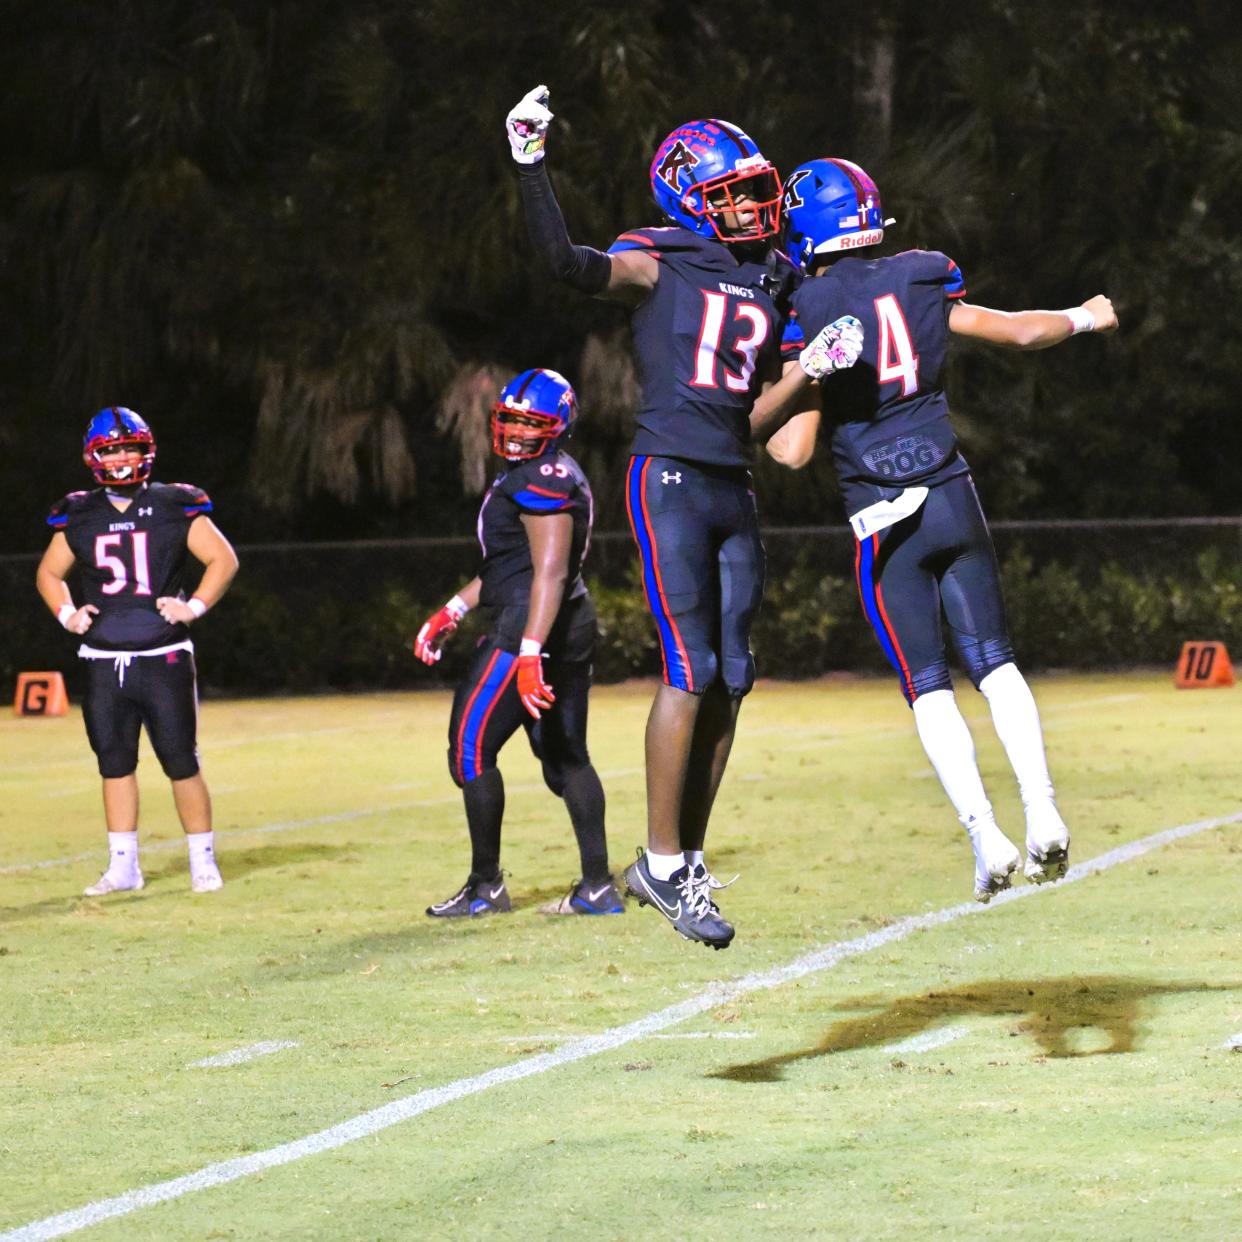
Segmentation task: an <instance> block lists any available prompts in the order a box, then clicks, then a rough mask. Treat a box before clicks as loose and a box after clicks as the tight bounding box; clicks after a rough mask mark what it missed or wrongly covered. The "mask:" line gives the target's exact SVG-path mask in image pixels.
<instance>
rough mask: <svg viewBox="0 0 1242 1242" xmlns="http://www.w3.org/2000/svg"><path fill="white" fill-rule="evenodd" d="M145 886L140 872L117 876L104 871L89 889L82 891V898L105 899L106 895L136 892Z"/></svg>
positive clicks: (111, 872)
mask: <svg viewBox="0 0 1242 1242" xmlns="http://www.w3.org/2000/svg"><path fill="white" fill-rule="evenodd" d="M145 886H146V880H144V879H143V878H142V872H141V871H133V872H131V873H130V874H129V875H117V874H116V872H114V871H105V872H104V873H103V875H101V876H100V877H99V879H97V880H96V881H95V883H94V884H92V885H91V886H90V887H89V888H84V889H83V890H82V895H83V896H84V897H105V896H107V894H108V893H129V892H137V890H138V889H140V888H143V887H145Z"/></svg>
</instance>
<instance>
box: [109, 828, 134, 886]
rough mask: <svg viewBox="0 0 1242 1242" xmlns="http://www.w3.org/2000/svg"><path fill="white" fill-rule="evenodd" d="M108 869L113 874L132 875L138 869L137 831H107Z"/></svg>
mask: <svg viewBox="0 0 1242 1242" xmlns="http://www.w3.org/2000/svg"><path fill="white" fill-rule="evenodd" d="M108 870H109V871H111V872H112V874H113V875H133V874H135V873H136V872H137V870H138V833H137V832H110V833H108Z"/></svg>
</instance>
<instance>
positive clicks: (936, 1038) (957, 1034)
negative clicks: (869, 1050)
mask: <svg viewBox="0 0 1242 1242" xmlns="http://www.w3.org/2000/svg"><path fill="white" fill-rule="evenodd" d="M965 1034H966V1028H965V1027H964V1026H942V1027H941V1028H940V1030H938V1031H928V1032H927V1033H926V1034H924V1035H913V1036H911V1037H910V1038H909V1039H903V1040H902V1041H901V1043H899V1044H889V1045H888V1046H887V1047H886V1048H885V1049H884V1051H885V1052H930V1051H931V1050H932V1049H933V1048H943V1047H944V1046H945V1044H951V1043H953V1042H954V1040H958V1039H961V1038H962V1036H963V1035H965Z"/></svg>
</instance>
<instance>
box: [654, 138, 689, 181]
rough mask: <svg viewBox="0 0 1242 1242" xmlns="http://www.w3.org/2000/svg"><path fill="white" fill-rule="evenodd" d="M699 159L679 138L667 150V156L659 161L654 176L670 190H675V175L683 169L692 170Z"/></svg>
mask: <svg viewBox="0 0 1242 1242" xmlns="http://www.w3.org/2000/svg"><path fill="white" fill-rule="evenodd" d="M698 162H699V157H698V156H697V155H695V153H694V152H693V151H691V150H690V148H689V147H688V146H686V144H685V143H684V142H682V140H681V139H680V138H678V139H677V141H676V142H675V143H673V145H672V146H671V147H670V148H669V150H668V154H667V155H666V156H665V157H664V158H663V159H662V160H661V161H660V167H659V168H657V169H656V174H657V175H658V176H659V177H660V178H661V179H662V180H663V181H664V182H665V184H666V185H667V186H668V187H669V189H671V190H675V189H677V174H678V173H679V172H681V170H682V169H683V168H693V167H694V166H695V165H696V164H697V163H698Z"/></svg>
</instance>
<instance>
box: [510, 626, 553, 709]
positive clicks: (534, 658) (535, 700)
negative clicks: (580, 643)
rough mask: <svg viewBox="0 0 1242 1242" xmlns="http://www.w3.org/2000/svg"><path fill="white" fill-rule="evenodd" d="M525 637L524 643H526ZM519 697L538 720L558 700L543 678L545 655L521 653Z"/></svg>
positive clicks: (519, 662)
mask: <svg viewBox="0 0 1242 1242" xmlns="http://www.w3.org/2000/svg"><path fill="white" fill-rule="evenodd" d="M525 641H526V640H525V639H524V640H523V645H525ZM517 688H518V698H520V699H521V700H522V706H523V707H524V708H526V710H527V711H528V712H530V714H531V715H532V716H534V718H535V719H536V720H538V719H539V717H540V715H541V714H542V713H543V712H546V711H547V710H548V708H549V707H551V706H552V704H553V703H555V702H556V695H555V694H553V693H552V687H551V686H549V685H548V683H547V682H546V681H544V679H543V655H542V653H539V654H536V653H531V654H530V655H519V656H518V662H517Z"/></svg>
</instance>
